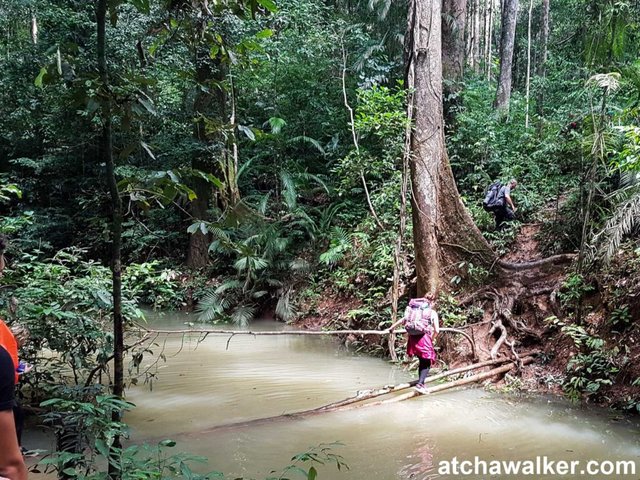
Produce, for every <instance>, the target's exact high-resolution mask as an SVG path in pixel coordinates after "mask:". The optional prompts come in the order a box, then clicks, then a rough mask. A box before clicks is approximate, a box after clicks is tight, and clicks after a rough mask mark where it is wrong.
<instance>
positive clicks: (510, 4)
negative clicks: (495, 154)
mask: <svg viewBox="0 0 640 480" xmlns="http://www.w3.org/2000/svg"><path fill="white" fill-rule="evenodd" d="M502 4H503V8H502V32H501V35H500V78H499V80H498V91H497V94H496V101H495V104H494V106H495V107H496V109H498V110H502V111H503V112H504V113H505V114H508V113H509V100H510V99H511V70H512V66H513V49H514V44H515V35H516V20H517V16H518V0H503V2H502Z"/></svg>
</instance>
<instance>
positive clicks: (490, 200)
mask: <svg viewBox="0 0 640 480" xmlns="http://www.w3.org/2000/svg"><path fill="white" fill-rule="evenodd" d="M517 186H518V182H517V181H516V179H515V178H512V179H511V180H509V182H508V183H507V184H506V185H502V184H501V183H500V182H494V183H492V184H491V185H490V186H489V189H488V190H487V193H486V195H485V197H484V201H483V202H482V207H483V208H484V209H485V210H486V211H487V212H492V213H493V214H494V215H495V217H496V230H501V229H502V228H503V226H504V224H505V222H510V221H511V220H513V219H514V218H516V215H515V212H516V210H517V209H516V206H515V205H514V204H513V200H512V199H511V190H514V189H515V188H516V187H517Z"/></svg>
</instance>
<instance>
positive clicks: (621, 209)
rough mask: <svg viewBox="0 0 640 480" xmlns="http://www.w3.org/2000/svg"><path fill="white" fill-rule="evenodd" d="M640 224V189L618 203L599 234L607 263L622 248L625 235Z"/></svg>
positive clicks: (603, 255)
mask: <svg viewBox="0 0 640 480" xmlns="http://www.w3.org/2000/svg"><path fill="white" fill-rule="evenodd" d="M639 225H640V191H636V194H635V195H633V196H631V197H630V198H628V199H626V200H624V201H623V202H622V203H620V204H619V205H618V207H617V208H616V210H615V212H614V214H613V216H612V217H611V218H610V219H609V221H608V222H607V223H606V225H605V227H604V229H603V230H602V231H601V232H600V233H599V234H598V235H597V237H596V238H598V239H599V238H600V237H601V238H602V240H600V245H601V247H600V251H601V252H602V257H603V260H604V262H605V263H607V264H608V263H609V262H610V261H611V259H612V258H613V256H614V255H615V254H616V252H617V251H618V249H619V248H620V244H621V243H622V240H623V239H624V237H625V236H627V235H629V234H631V233H632V232H633V231H634V230H635V229H636V228H637V227H638V226H639Z"/></svg>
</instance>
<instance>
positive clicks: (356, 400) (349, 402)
mask: <svg viewBox="0 0 640 480" xmlns="http://www.w3.org/2000/svg"><path fill="white" fill-rule="evenodd" d="M531 362H533V357H532V356H526V357H524V358H522V359H521V364H522V365H526V364H529V363H531ZM500 364H504V365H501V366H498V367H496V368H493V369H491V370H489V371H486V372H482V373H478V374H475V375H472V376H470V377H465V378H461V379H458V380H454V381H451V382H446V383H442V384H440V385H435V386H433V387H430V388H427V389H426V393H425V394H422V393H419V392H417V391H411V392H407V393H404V394H402V395H398V396H395V397H392V398H389V399H386V400H380V401H377V402H366V400H371V399H373V398H377V397H381V396H384V395H387V394H390V393H394V392H398V391H401V390H406V389H409V388H411V387H412V386H414V385H415V384H416V382H415V381H413V382H406V383H400V384H397V385H386V386H383V387H380V388H375V389H371V390H361V391H359V392H358V393H357V394H356V395H354V396H353V397H349V398H346V399H344V400H340V401H337V402H333V403H329V404H327V405H323V406H321V407H317V408H312V409H308V410H302V411H298V412H292V413H285V414H282V415H274V416H271V417H265V418H258V419H254V420H247V421H241V422H234V423H228V424H224V425H217V426H214V427H211V428H207V429H204V430H200V431H198V432H191V434H197V435H200V434H206V433H211V432H215V431H218V430H228V429H234V428H244V427H248V426H256V425H261V424H265V423H271V422H275V421H281V420H287V419H298V418H303V417H307V416H310V415H318V414H321V413H329V412H335V411H343V410H350V409H355V408H363V407H372V406H376V405H384V404H388V403H396V402H401V401H404V400H408V399H410V398H413V397H419V396H422V395H427V396H428V395H429V394H432V393H437V392H442V391H444V390H449V389H451V388H454V387H459V386H462V385H468V384H471V383H476V382H480V381H483V380H487V379H489V378H492V377H495V376H496V375H500V374H503V373H507V372H509V371H510V370H513V369H515V368H516V367H517V366H518V365H517V362H516V361H514V360H513V359H508V358H503V359H496V360H488V361H484V362H479V363H474V364H471V365H467V366H464V367H460V368H456V369H453V370H449V371H446V372H442V373H439V374H437V375H433V376H431V377H428V378H427V380H426V382H425V383H433V382H435V381H437V380H441V379H443V378H447V377H450V376H453V375H458V374H461V373H465V372H469V371H473V370H477V369H480V368H484V367H489V366H493V365H500Z"/></svg>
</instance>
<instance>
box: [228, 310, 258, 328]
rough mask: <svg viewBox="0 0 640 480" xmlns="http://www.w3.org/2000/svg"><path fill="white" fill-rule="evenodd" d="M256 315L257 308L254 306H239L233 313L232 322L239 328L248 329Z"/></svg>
mask: <svg viewBox="0 0 640 480" xmlns="http://www.w3.org/2000/svg"><path fill="white" fill-rule="evenodd" d="M255 314H256V308H255V307H254V306H253V305H238V306H237V307H236V308H235V310H234V311H233V312H232V313H231V320H232V321H233V323H235V324H236V325H238V326H239V327H246V326H247V325H248V324H249V322H250V321H251V320H253V318H254V317H255Z"/></svg>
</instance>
